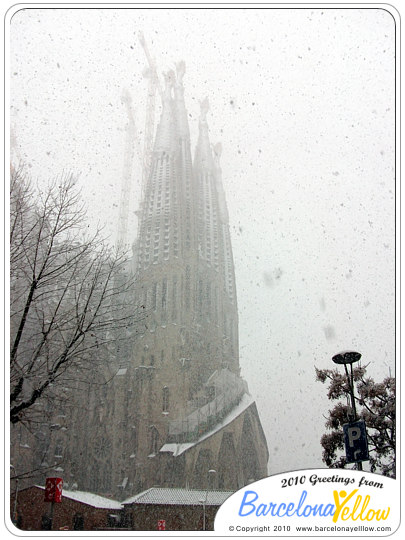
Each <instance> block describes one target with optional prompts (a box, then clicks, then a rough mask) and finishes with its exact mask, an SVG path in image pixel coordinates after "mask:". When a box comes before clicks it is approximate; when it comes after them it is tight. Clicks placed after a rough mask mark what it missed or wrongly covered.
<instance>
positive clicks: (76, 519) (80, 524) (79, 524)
mask: <svg viewBox="0 0 405 540" xmlns="http://www.w3.org/2000/svg"><path fill="white" fill-rule="evenodd" d="M73 530H74V531H84V517H83V516H82V515H81V514H75V515H74V516H73Z"/></svg>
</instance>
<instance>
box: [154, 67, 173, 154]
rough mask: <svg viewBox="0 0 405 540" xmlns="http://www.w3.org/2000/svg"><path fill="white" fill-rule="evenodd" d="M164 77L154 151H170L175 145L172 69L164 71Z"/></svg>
mask: <svg viewBox="0 0 405 540" xmlns="http://www.w3.org/2000/svg"><path fill="white" fill-rule="evenodd" d="M164 78H165V88H164V90H163V92H162V113H161V115H160V122H159V124H158V127H157V130H156V139H155V146H154V152H164V151H166V152H170V151H172V150H174V147H175V139H174V137H173V132H174V131H175V118H174V101H173V96H172V92H173V86H174V83H175V74H174V71H173V70H170V71H168V72H166V73H164Z"/></svg>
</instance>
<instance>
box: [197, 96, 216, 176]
mask: <svg viewBox="0 0 405 540" xmlns="http://www.w3.org/2000/svg"><path fill="white" fill-rule="evenodd" d="M209 108H210V105H209V101H208V98H205V99H204V100H203V101H201V102H200V121H199V135H198V142H197V146H196V150H195V157H194V165H195V166H197V167H202V169H205V170H210V171H211V170H213V165H214V163H213V159H212V151H211V144H210V139H209V128H208V122H207V113H208V111H209Z"/></svg>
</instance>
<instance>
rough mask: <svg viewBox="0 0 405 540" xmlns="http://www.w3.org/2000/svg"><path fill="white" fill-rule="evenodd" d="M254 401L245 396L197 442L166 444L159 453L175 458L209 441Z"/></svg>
mask: <svg viewBox="0 0 405 540" xmlns="http://www.w3.org/2000/svg"><path fill="white" fill-rule="evenodd" d="M254 402H255V401H254V399H253V398H252V396H250V395H249V394H244V395H243V397H242V399H241V400H240V402H239V403H238V404H237V405H236V407H234V408H233V409H232V410H231V411H230V412H229V413H228V414H227V415H226V416H225V417H224V418H223V420H222V421H221V422H219V423H218V424H216V425H215V427H213V428H212V429H211V430H210V431H207V432H206V433H204V435H202V436H201V437H200V438H199V439H198V440H197V441H193V442H189V443H166V444H164V445H163V446H162V448H161V449H160V450H159V452H171V453H172V454H173V456H174V457H176V456H179V455H180V454H182V453H183V452H185V451H186V450H188V449H189V448H192V447H193V446H195V445H196V444H198V443H200V442H201V441H203V440H205V439H207V438H208V437H211V436H212V435H214V434H215V433H216V432H217V431H220V430H221V429H222V428H223V427H225V426H227V425H228V424H230V423H231V422H232V421H233V420H235V418H237V417H238V416H240V415H241V414H242V413H243V411H245V410H246V409H247V408H248V407H250V405H252V403H254Z"/></svg>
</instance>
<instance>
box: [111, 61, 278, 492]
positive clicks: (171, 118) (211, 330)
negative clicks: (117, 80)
mask: <svg viewBox="0 0 405 540" xmlns="http://www.w3.org/2000/svg"><path fill="white" fill-rule="evenodd" d="M183 75H184V66H183V65H182V64H179V65H178V66H177V73H176V74H175V73H174V72H169V73H168V74H167V75H166V77H165V79H166V80H165V89H164V91H163V94H162V112H161V118H160V122H159V124H158V127H157V131H156V138H155V142H154V148H153V152H152V160H151V167H150V174H149V178H148V181H147V184H146V186H145V187H144V199H143V201H142V207H141V209H140V212H139V233H138V238H137V241H136V243H135V246H134V267H133V271H134V272H135V275H136V303H137V304H138V305H139V304H140V305H142V307H144V308H145V312H146V313H147V317H146V320H145V324H144V325H143V330H142V332H141V334H140V335H139V336H138V337H137V340H136V343H135V347H134V350H133V353H132V355H131V356H130V357H129V358H128V361H127V362H126V363H125V364H121V366H120V371H119V373H121V375H120V376H117V377H116V378H117V379H118V378H120V377H121V379H122V385H123V387H124V388H125V392H126V393H128V396H129V397H128V402H127V405H126V406H125V407H126V408H127V418H128V426H127V432H128V433H132V435H131V437H132V442H131V443H129V441H128V442H127V443H126V444H127V445H128V448H132V449H133V452H132V454H131V455H132V456H133V457H132V463H133V466H131V465H130V466H128V464H126V463H125V461H124V460H123V461H122V478H120V479H119V481H118V483H120V482H121V481H122V482H124V484H125V485H126V484H130V485H132V486H133V487H134V488H135V490H139V489H145V488H148V487H151V486H152V485H160V486H167V487H170V486H178V487H186V486H190V487H196V488H197V487H198V488H201V487H202V488H204V487H206V485H207V482H208V477H209V484H210V487H216V488H219V489H226V490H234V489H238V488H239V487H242V486H243V485H246V484H247V483H248V482H251V481H252V480H257V479H259V478H262V477H264V476H266V475H267V460H268V451H267V445H266V439H265V436H264V433H263V430H262V427H261V424H260V419H259V416H258V413H257V409H256V405H255V403H254V400H253V399H252V397H251V396H250V394H249V392H248V388H247V385H246V382H245V381H244V380H243V379H242V378H241V377H240V374H239V373H240V367H239V356H238V354H239V353H238V348H239V347H238V310H237V298H236V285H235V273H234V264H233V256H232V246H231V238H230V232H229V218H228V212H227V206H226V201H225V194H224V190H223V186H222V178H221V167H220V153H221V148H220V145H219V144H218V145H216V146H214V147H213V146H212V144H211V142H210V140H209V130H208V123H207V118H206V117H207V113H208V101H207V100H205V101H204V102H203V103H202V104H201V114H200V119H199V137H198V141H197V145H196V148H195V152H194V159H193V157H192V152H191V142H190V133H189V125H188V114H187V111H186V107H185V101H184V88H183V82H182V80H183ZM124 414H125V413H124ZM126 459H128V456H126ZM129 459H131V458H130V457H129ZM129 463H131V462H129ZM208 471H212V473H211V474H210V475H209V474H208ZM213 471H215V473H214V472H213ZM117 480H118V479H117Z"/></svg>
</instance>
